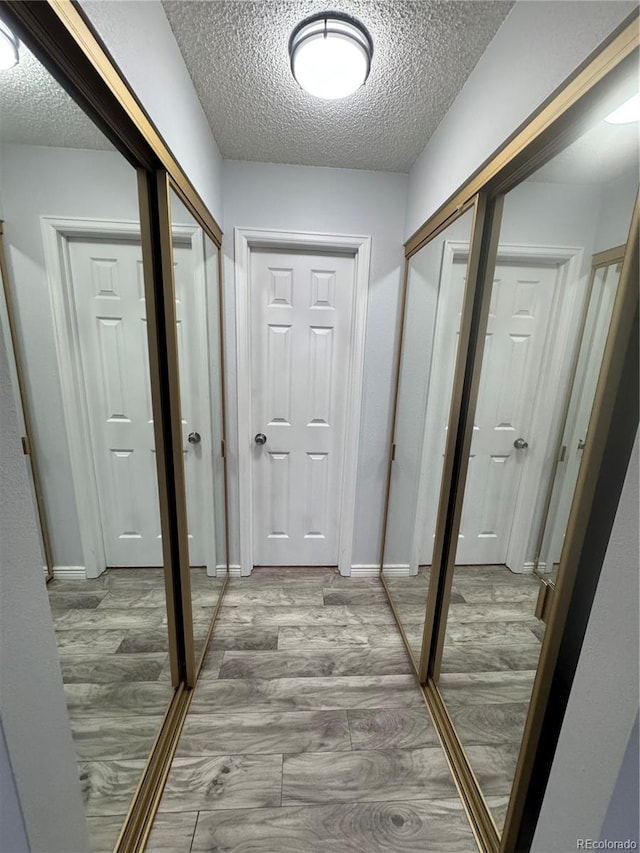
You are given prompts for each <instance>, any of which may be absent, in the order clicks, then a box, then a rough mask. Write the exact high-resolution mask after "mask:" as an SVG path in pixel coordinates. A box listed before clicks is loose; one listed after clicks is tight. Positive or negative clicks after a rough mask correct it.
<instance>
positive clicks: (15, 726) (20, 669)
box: [0, 330, 90, 853]
mask: <svg viewBox="0 0 640 853" xmlns="http://www.w3.org/2000/svg"><path fill="white" fill-rule="evenodd" d="M0 685H1V686H2V690H1V691H0V718H1V721H2V728H3V730H4V736H5V738H6V744H7V751H8V754H9V759H10V762H11V768H12V769H13V776H14V779H15V785H16V790H17V794H18V798H19V801H20V805H21V807H22V814H23V817H24V826H25V829H26V834H27V837H28V840H29V847H30V849H31V850H32V851H33V853H70V851H86V850H89V849H90V847H89V839H88V836H87V828H86V820H85V816H84V807H83V804H82V796H81V793H80V783H79V781H78V772H77V765H76V759H75V750H74V747H73V742H72V739H71V730H70V727H69V718H68V716H67V708H66V705H65V699H64V692H63V687H62V674H61V672H60V663H59V661H58V655H57V649H56V641H55V635H54V631H53V622H52V619H51V611H50V609H49V602H48V599H47V592H46V587H45V581H44V574H43V572H42V563H41V559H40V552H39V538H38V531H37V526H36V519H35V514H34V507H33V502H32V499H31V494H30V492H29V485H28V480H27V471H26V463H25V457H24V455H23V453H22V445H21V443H20V434H19V431H18V421H17V413H16V408H15V403H14V398H13V386H12V383H11V378H10V374H9V364H8V360H7V353H6V349H5V343H4V337H3V334H2V331H1V330H0ZM14 829H16V827H15V825H14ZM4 849H6V850H7V851H9V850H10V849H11V848H5V847H3V850H4Z"/></svg>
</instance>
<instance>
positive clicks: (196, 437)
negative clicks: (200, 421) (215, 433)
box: [187, 432, 202, 444]
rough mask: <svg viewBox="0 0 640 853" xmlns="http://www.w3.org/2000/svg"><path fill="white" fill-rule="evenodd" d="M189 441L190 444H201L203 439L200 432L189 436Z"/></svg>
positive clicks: (191, 433)
mask: <svg viewBox="0 0 640 853" xmlns="http://www.w3.org/2000/svg"><path fill="white" fill-rule="evenodd" d="M187 441H188V442H189V444H200V442H201V441H202V439H201V437H200V433H199V432H190V433H189V435H188V436H187Z"/></svg>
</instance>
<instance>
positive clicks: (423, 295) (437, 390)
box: [381, 207, 475, 666]
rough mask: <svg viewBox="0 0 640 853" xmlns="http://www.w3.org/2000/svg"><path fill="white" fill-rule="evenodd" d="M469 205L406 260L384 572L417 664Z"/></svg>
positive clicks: (471, 216) (468, 229)
mask: <svg viewBox="0 0 640 853" xmlns="http://www.w3.org/2000/svg"><path fill="white" fill-rule="evenodd" d="M474 212H475V208H473V207H472V208H469V209H468V210H467V211H466V212H465V213H464V214H463V215H462V216H460V217H459V218H458V219H456V220H455V221H454V222H452V223H451V224H450V225H449V226H448V227H447V228H445V229H444V230H443V231H442V232H441V233H439V234H438V235H437V236H436V237H435V238H434V239H433V240H431V241H430V242H429V243H427V244H426V245H425V246H424V247H423V248H421V249H420V250H419V251H418V252H416V254H414V255H412V257H411V258H410V259H409V261H408V272H407V282H406V291H405V304H404V313H403V327H402V343H401V351H400V361H399V365H398V379H397V396H396V406H395V423H394V434H393V448H392V463H391V470H390V478H389V487H388V499H387V501H388V503H387V519H386V529H385V537H384V553H383V555H382V561H381V562H382V578H383V580H384V584H385V586H386V589H387V592H388V594H389V596H390V599H391V602H392V604H393V607H394V608H395V611H396V614H397V616H398V618H399V620H400V623H401V625H402V627H403V630H404V632H405V636H406V640H407V642H408V644H409V647H410V649H411V652H412V655H413V658H414V663H415V665H416V666H417V664H418V662H419V660H420V652H421V648H422V634H423V629H424V620H425V612H426V603H427V592H428V589H429V581H430V569H431V564H432V559H433V546H434V538H435V528H436V516H437V512H438V498H439V496H440V486H441V482H442V470H443V461H444V450H445V442H446V436H447V422H448V418H449V411H450V407H451V394H452V387H453V378H454V370H455V364H456V354H457V351H458V342H459V336H460V335H459V333H460V320H461V315H462V305H463V299H464V294H465V285H466V281H467V266H468V260H469V246H470V242H471V233H472V229H473V221H474Z"/></svg>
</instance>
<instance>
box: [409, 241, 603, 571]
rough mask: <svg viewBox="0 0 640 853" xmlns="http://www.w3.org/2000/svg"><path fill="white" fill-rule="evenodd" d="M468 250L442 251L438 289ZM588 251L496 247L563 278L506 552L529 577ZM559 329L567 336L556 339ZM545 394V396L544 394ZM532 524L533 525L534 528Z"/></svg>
mask: <svg viewBox="0 0 640 853" xmlns="http://www.w3.org/2000/svg"><path fill="white" fill-rule="evenodd" d="M468 255H469V244H468V243H466V242H461V241H457V240H447V241H445V243H444V246H443V253H442V272H441V285H440V287H441V288H443V287H445V288H446V285H447V284H448V283H449V282H450V280H451V273H452V269H453V264H454V263H455V262H456V261H462V260H465V259H466V258H468ZM583 256H584V249H582V248H579V247H576V248H574V247H566V246H540V245H531V246H525V245H511V244H500V245H499V246H498V253H497V260H496V264H499V263H501V262H511V263H514V262H517V261H518V260H521V261H522V262H523V263H529V264H531V263H535V262H536V261H538V262H542V263H557V264H558V265H559V267H560V270H559V272H560V274H561V278H560V279H559V281H557V283H556V293H555V294H554V298H553V305H552V308H551V315H550V316H551V323H552V325H553V326H554V327H555V334H553V335H552V336H551V337H550V341H551V346H547V347H545V351H544V360H543V364H542V366H541V371H540V379H539V382H538V386H537V389H536V397H535V402H534V416H533V419H532V422H531V425H530V430H529V434H528V436H527V439H528V440H529V443H530V444H531V442H532V441H537V440H538V439H540V441H541V443H542V447H541V448H539V450H540V451H541V452H539V453H537V454H536V458H535V460H533V459H532V458H531V456H530V455H527V456H526V457H525V459H524V460H523V471H522V475H521V479H520V486H519V488H518V496H517V500H516V505H515V507H514V513H513V524H512V528H511V535H510V538H509V545H508V548H507V558H506V562H507V564H508V565H510V566H518V567H520V568H518V569H512V571H520V572H531V571H533V561H529V562H525V560H526V552H527V548H528V546H529V544H530V542H529V540H530V539H531V537H532V535H533V538H534V540H535V537H536V535H537V529H536V530H535V532H532V531H533V528H534V527H535V517H536V516H537V515H539V514H540V506H539V503H540V501H539V486H540V482H541V481H542V479H543V477H544V476H545V474H546V473H548V470H547V469H548V468H549V466H548V464H547V465H546V467H545V460H547V459H548V457H549V454H550V453H553V448H554V447H555V437H556V432H557V430H558V428H559V426H560V425H559V422H558V421H559V412H558V405H557V402H558V399H559V396H558V395H560V394H561V392H562V390H563V389H564V388H566V385H567V383H568V381H569V367H570V364H571V359H570V358H567V357H566V356H567V354H568V353H571V352H572V351H573V346H574V345H575V341H576V336H577V334H578V333H579V329H580V317H581V316H582V314H581V306H582V303H583V301H584V298H585V296H586V287H587V277H585V276H584V275H581V271H582V261H583ZM568 282H573V283H574V284H575V285H576V286H575V287H573V288H570V289H567V288H564V287H563V285H565V284H567V283H568ZM449 290H450V288H446V289H445V290H444V291H442V292H443V293H444V296H445V302H444V304H443V306H442V310H440V306H438V313H437V317H436V328H435V332H434V339H433V353H434V357H433V359H432V367H431V372H430V378H429V394H431V385H432V383H433V382H436V381H437V380H438V377H439V375H440V371H439V366H440V362H439V359H438V352H439V351H440V347H441V346H442V341H443V339H444V336H445V334H446V327H447V324H448V318H449V313H450V308H449V300H448V297H447V294H448V292H449ZM558 329H562V330H563V331H564V333H563V334H558ZM543 388H544V389H545V392H544V394H542V393H541V390H542V389H543ZM435 430H436V424H435V421H433V420H429V421H428V423H427V424H426V429H425V440H424V443H423V452H422V460H421V465H420V474H419V477H420V480H419V484H420V485H419V489H418V501H417V511H416V518H419V517H420V515H419V514H418V513H420V512H422V513H423V514H424V512H425V511H426V506H427V500H428V496H427V482H428V476H427V474H428V468H429V465H430V464H431V456H432V453H431V452H430V448H429V444H428V438H427V437H428V436H429V435H433V434H434V432H435ZM532 521H534V524H533V525H532ZM418 528H419V525H414V531H415V534H416V535H415V536H414V541H413V546H412V549H411V565H410V568H409V571H410V573H411V574H414V573H415V572H417V570H418V562H419V557H420V553H421V551H422V538H421V535H420V532H419V530H418Z"/></svg>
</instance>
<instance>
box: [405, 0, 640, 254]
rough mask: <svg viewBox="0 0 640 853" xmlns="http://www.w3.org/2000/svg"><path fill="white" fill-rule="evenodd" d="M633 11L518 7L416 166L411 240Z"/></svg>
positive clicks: (592, 1)
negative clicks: (418, 229) (423, 224)
mask: <svg viewBox="0 0 640 853" xmlns="http://www.w3.org/2000/svg"><path fill="white" fill-rule="evenodd" d="M635 8H636V3H635V2H619V0H554V2H540V0H517V2H516V3H515V5H514V7H513V9H512V10H511V12H510V13H509V14H508V15H507V17H506V19H505V21H504V23H503V25H502V26H501V27H500V29H499V30H498V32H497V33H496V35H495V37H494V39H493V41H492V42H491V44H490V45H489V47H488V48H487V50H486V52H485V53H484V55H483V56H482V58H481V59H480V61H479V62H478V64H477V65H476V67H475V69H474V70H473V72H472V74H471V75H470V77H469V79H468V80H467V82H466V83H465V85H464V86H463V88H462V90H461V92H460V94H459V95H458V97H457V98H456V100H455V101H454V102H453V104H452V106H451V107H450V109H449V111H448V112H447V114H446V116H445V117H444V119H443V120H442V122H441V123H440V125H439V127H438V129H437V130H436V132H435V133H434V134H433V136H432V137H431V139H430V140H429V143H428V144H427V146H426V148H425V150H424V151H423V153H422V154H421V155H420V157H419V158H418V160H417V161H416V163H415V164H414V166H413V168H412V170H411V174H410V180H409V201H408V204H407V221H406V230H405V237H409V236H410V235H411V234H413V232H414V231H416V229H417V228H419V227H420V226H421V225H422V223H423V222H425V221H426V220H427V219H428V218H429V217H430V216H431V215H432V214H433V213H434V212H435V211H436V210H437V209H438V208H439V207H440V205H441V204H443V203H444V202H445V201H446V200H447V198H448V197H449V196H450V195H452V194H453V193H454V192H455V191H456V190H457V189H458V188H459V187H460V186H461V185H462V184H463V183H464V182H465V181H466V180H467V179H468V178H469V177H470V175H471V174H472V173H473V172H475V171H476V169H477V168H478V167H479V166H481V165H482V163H484V161H485V160H487V159H488V158H489V157H490V155H491V154H492V153H493V152H494V151H495V150H496V149H497V148H499V147H500V145H501V144H502V143H503V142H504V141H505V140H506V139H507V138H508V137H509V136H510V135H511V134H512V133H513V132H514V131H515V130H516V129H517V128H518V127H519V126H520V125H521V124H522V123H523V122H524V121H525V119H526V118H527V117H528V116H529V115H531V113H533V112H534V111H535V110H536V109H537V107H538V106H539V105H540V104H541V103H542V102H543V101H544V100H545V99H546V98H547V97H548V96H549V95H550V94H551V93H552V92H553V91H554V90H555V89H556V88H557V87H558V86H560V84H561V83H562V82H563V81H564V80H565V79H566V77H568V76H569V74H571V72H572V71H573V70H574V69H575V68H576V67H577V66H578V65H580V63H582V62H583V61H584V60H585V59H586V58H587V57H588V56H589V55H590V54H591V53H592V52H593V51H594V50H595V49H596V48H597V47H598V45H599V44H600V43H601V42H602V41H603V40H604V39H605V38H606V37H607V36H608V35H609V33H610V32H612V30H614V29H615V28H616V27H617V26H618V24H620V23H621V22H622V21H623V20H624V18H625V17H626V16H627V15H629V14H630V13H631V12H632V11H633V10H634V9H635Z"/></svg>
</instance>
